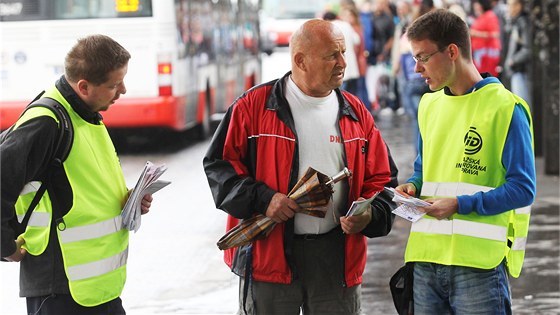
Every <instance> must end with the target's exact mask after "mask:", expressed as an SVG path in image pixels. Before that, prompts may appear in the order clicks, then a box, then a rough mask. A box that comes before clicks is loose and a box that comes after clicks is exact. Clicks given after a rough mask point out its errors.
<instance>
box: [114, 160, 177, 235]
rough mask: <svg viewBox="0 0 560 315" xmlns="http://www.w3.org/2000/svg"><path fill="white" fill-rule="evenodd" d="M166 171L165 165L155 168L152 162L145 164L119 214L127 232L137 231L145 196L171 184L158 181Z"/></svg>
mask: <svg viewBox="0 0 560 315" xmlns="http://www.w3.org/2000/svg"><path fill="white" fill-rule="evenodd" d="M166 170H167V167H166V166H165V164H163V165H159V166H156V165H154V164H153V163H152V162H150V161H148V162H146V166H145V167H144V170H143V171H142V174H141V175H140V178H139V179H138V181H137V182H136V186H134V189H132V191H131V192H130V195H129V197H128V200H127V201H126V204H125V205H124V208H123V210H122V212H121V216H122V218H123V225H124V227H125V228H127V229H128V230H129V231H134V232H136V231H138V229H139V228H140V224H141V221H142V216H141V211H142V199H143V198H144V195H146V194H153V193H155V192H157V191H159V190H160V189H162V188H163V187H165V186H167V185H169V184H171V182H169V181H164V180H158V178H159V177H160V176H161V174H163V173H164V172H165V171H166Z"/></svg>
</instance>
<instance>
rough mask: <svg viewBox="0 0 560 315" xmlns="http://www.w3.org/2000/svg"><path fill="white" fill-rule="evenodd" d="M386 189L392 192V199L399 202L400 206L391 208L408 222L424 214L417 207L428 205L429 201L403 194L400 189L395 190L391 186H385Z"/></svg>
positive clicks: (414, 220)
mask: <svg viewBox="0 0 560 315" xmlns="http://www.w3.org/2000/svg"><path fill="white" fill-rule="evenodd" d="M385 189H386V190H388V191H390V192H392V193H393V199H392V200H393V201H394V202H396V203H399V204H400V206H399V207H397V208H396V209H395V210H393V213H394V214H396V215H398V216H399V217H401V218H403V219H406V220H408V221H410V222H416V221H418V220H420V218H422V216H424V215H425V213H424V212H422V211H420V210H418V209H417V207H429V206H431V204H430V203H428V202H426V201H424V200H422V199H418V198H415V197H412V196H410V195H407V194H405V193H404V192H402V191H398V190H395V189H394V188H391V187H385Z"/></svg>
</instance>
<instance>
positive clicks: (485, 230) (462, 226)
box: [411, 182, 531, 250]
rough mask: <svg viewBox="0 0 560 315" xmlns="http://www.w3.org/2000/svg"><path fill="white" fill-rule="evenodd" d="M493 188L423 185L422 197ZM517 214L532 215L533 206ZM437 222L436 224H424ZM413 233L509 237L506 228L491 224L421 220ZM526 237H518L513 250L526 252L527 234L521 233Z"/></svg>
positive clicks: (460, 193) (524, 208)
mask: <svg viewBox="0 0 560 315" xmlns="http://www.w3.org/2000/svg"><path fill="white" fill-rule="evenodd" d="M492 189H493V188H492V187H487V186H481V185H474V184H468V183H434V182H426V183H423V184H422V195H424V196H453V197H456V196H460V195H472V194H474V193H477V192H480V191H481V192H487V191H490V190H492ZM515 213H516V215H517V214H531V206H527V207H523V208H519V209H515ZM424 221H435V222H424ZM411 231H415V232H423V233H433V234H448V235H449V234H461V235H467V236H473V237H478V238H485V239H489V240H496V241H504V240H505V239H506V237H507V230H506V228H505V227H499V226H495V225H491V224H485V223H478V222H471V221H465V220H457V219H455V220H452V221H448V220H441V221H437V220H420V221H418V222H416V223H415V224H413V225H412V227H411ZM521 235H525V236H524V237H516V238H515V239H514V240H513V244H512V247H511V249H512V250H525V246H526V244H527V237H526V235H527V233H521Z"/></svg>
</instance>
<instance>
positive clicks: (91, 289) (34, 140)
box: [0, 35, 152, 314]
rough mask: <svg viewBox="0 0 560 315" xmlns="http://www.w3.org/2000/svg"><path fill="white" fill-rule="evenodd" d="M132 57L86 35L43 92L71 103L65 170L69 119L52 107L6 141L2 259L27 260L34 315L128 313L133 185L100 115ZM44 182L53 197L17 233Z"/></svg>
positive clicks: (30, 115)
mask: <svg viewBox="0 0 560 315" xmlns="http://www.w3.org/2000/svg"><path fill="white" fill-rule="evenodd" d="M129 59H130V54H129V53H128V51H127V50H126V49H124V48H123V47H122V46H121V45H120V44H118V43H117V42H115V41H114V40H113V39H111V38H109V37H107V36H104V35H91V36H88V37H85V38H82V39H79V40H78V42H77V43H76V44H75V45H74V47H73V48H72V49H71V50H70V51H69V53H68V54H67V56H66V59H65V74H64V75H63V76H62V77H61V78H60V79H59V80H58V81H57V82H56V83H55V85H54V86H53V87H52V88H50V89H48V90H47V91H46V92H45V94H43V96H42V97H48V98H51V99H54V100H55V101H56V102H58V103H59V104H60V105H61V106H62V107H64V109H65V110H66V112H67V113H68V116H69V118H70V121H71V124H72V126H73V139H72V140H71V141H72V147H71V149H70V151H69V153H68V157H67V158H66V159H65V160H64V162H63V163H62V167H57V168H56V169H54V170H53V169H52V168H53V167H55V166H53V165H51V161H52V156H53V154H54V153H53V152H52V151H53V150H54V148H55V147H56V141H57V140H58V137H57V134H58V132H59V127H58V123H62V122H58V121H57V119H56V118H55V116H54V114H53V112H52V111H51V110H50V109H48V108H45V107H33V108H30V109H29V110H27V111H26V112H25V114H24V115H23V116H22V117H20V119H19V120H18V121H17V122H16V124H15V126H14V127H13V128H12V129H11V130H10V131H9V133H8V134H7V135H6V138H5V139H4V141H2V143H1V144H0V157H1V166H2V171H1V185H2V186H1V189H2V196H1V197H2V200H1V205H2V208H1V210H2V239H1V245H2V247H1V256H2V257H3V258H4V260H7V261H16V262H20V264H21V265H20V270H21V272H20V274H21V275H20V296H24V297H26V298H27V311H28V314H124V313H125V311H124V309H123V307H122V303H121V299H120V298H119V296H120V294H121V292H122V289H123V286H124V283H125V280H126V261H127V254H128V231H127V229H126V228H124V227H123V225H122V219H121V215H120V213H121V209H122V207H123V205H124V204H125V201H126V199H127V197H128V189H127V187H126V185H125V180H124V176H123V173H122V169H121V165H120V162H119V159H118V157H117V154H116V152H115V148H114V146H113V143H112V141H111V138H110V137H109V134H108V133H107V129H106V128H105V125H104V124H103V123H102V121H101V118H102V117H101V115H100V114H99V112H100V111H105V110H107V109H108V108H109V107H110V106H111V105H112V104H113V103H114V102H115V101H116V100H117V99H118V98H119V97H120V95H121V94H125V93H126V87H125V85H124V77H125V75H126V73H127V69H128V61H129ZM44 174H49V178H45V177H44ZM39 181H45V182H46V184H47V186H46V187H47V188H46V192H45V193H44V194H43V195H42V198H41V199H40V201H39V203H38V204H37V206H36V207H35V209H34V210H33V212H32V215H31V217H30V218H29V222H28V224H27V227H26V229H25V231H24V232H23V233H22V234H20V235H18V234H19V233H17V232H16V230H17V229H16V228H15V227H16V226H17V225H18V223H17V221H16V220H17V219H18V218H22V217H24V215H25V212H26V211H27V209H28V208H29V200H30V199H32V198H30V197H31V196H32V195H33V194H34V193H35V192H36V191H37V187H38V186H40V184H37V182H39ZM34 183H35V185H33V184H34ZM34 187H35V189H34ZM26 200H27V202H26ZM151 201H152V196H151V194H148V195H145V196H144V198H143V200H142V210H141V211H142V213H143V214H144V213H147V212H148V211H149V208H150V206H151Z"/></svg>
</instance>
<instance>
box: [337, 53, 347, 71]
mask: <svg viewBox="0 0 560 315" xmlns="http://www.w3.org/2000/svg"><path fill="white" fill-rule="evenodd" d="M344 54H345V53H342V52H341V53H340V54H338V64H339V65H340V66H341V67H343V68H346V56H345V55H344Z"/></svg>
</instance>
